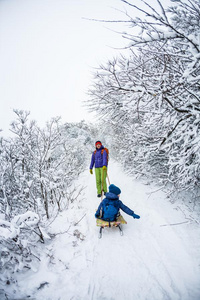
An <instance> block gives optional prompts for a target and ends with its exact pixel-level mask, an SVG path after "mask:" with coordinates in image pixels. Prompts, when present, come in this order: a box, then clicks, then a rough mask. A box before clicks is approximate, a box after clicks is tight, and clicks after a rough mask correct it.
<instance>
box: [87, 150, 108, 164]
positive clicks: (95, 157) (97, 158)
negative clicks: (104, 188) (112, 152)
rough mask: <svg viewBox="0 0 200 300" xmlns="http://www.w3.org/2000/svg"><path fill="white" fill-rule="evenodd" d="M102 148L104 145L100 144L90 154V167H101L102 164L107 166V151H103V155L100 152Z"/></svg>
mask: <svg viewBox="0 0 200 300" xmlns="http://www.w3.org/2000/svg"><path fill="white" fill-rule="evenodd" d="M102 149H104V146H101V148H100V149H97V151H96V153H95V154H94V152H93V154H92V158H91V164H90V169H92V168H93V166H94V167H95V168H102V167H103V166H106V167H107V152H106V151H103V155H102V154H101V150H102Z"/></svg>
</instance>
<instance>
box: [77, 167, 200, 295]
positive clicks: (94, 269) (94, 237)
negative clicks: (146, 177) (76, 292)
mask: <svg viewBox="0 0 200 300" xmlns="http://www.w3.org/2000/svg"><path fill="white" fill-rule="evenodd" d="M109 176H110V180H111V183H114V184H116V185H117V186H119V187H120V188H121V190H122V194H121V197H120V199H121V200H122V201H123V202H124V203H125V204H126V205H127V206H129V207H130V208H132V209H133V210H134V211H135V213H137V214H139V215H141V219H140V220H134V219H133V218H132V217H130V216H128V215H125V214H123V213H122V214H123V215H124V217H125V218H126V220H127V221H128V224H127V225H124V227H123V229H124V236H123V237H121V236H120V235H119V231H118V229H117V228H111V229H110V228H108V229H104V231H103V237H102V239H100V240H99V239H98V228H97V227H95V226H94V212H95V209H96V207H97V205H98V203H99V200H98V198H96V190H95V184H94V177H91V175H90V176H87V175H86V177H87V182H88V185H87V191H86V198H87V201H86V202H85V207H86V208H87V211H88V214H87V219H88V224H89V225H90V226H89V235H88V244H89V245H88V248H89V249H88V250H89V252H90V255H91V257H90V260H91V266H90V268H89V270H88V271H89V273H90V281H89V286H88V294H87V295H85V296H84V297H83V299H93V300H97V299H98V300H103V299H105V300H111V299H116V300H117V299H126V300H129V299H130V300H131V299H138V300H139V299H141V300H145V299H148V300H149V299H153V300H161V299H173V300H176V299H180V300H189V299H194V300H198V299H200V290H199V289H200V269H199V266H198V261H195V259H197V253H195V249H194V253H193V252H192V251H193V249H192V248H193V247H194V245H195V243H194V240H193V239H192V233H193V231H192V230H190V228H188V227H189V226H191V225H189V224H187V223H183V224H180V225H178V226H175V225H174V226H172V225H169V224H177V223H182V222H186V221H187V220H185V218H184V215H183V214H182V213H181V212H179V211H177V210H174V209H173V206H172V205H171V204H170V203H168V202H167V201H166V199H164V194H163V193H162V192H157V193H153V194H151V196H150V197H149V195H148V193H151V192H152V187H150V186H145V185H143V184H141V183H138V182H136V181H133V179H132V178H130V177H128V176H127V175H125V174H124V173H123V172H122V171H121V170H120V167H119V166H118V165H117V164H112V165H111V167H110V170H109ZM167 225H169V226H167ZM196 249H197V248H196ZM77 299H78V298H77ZM80 299H81V298H80Z"/></svg>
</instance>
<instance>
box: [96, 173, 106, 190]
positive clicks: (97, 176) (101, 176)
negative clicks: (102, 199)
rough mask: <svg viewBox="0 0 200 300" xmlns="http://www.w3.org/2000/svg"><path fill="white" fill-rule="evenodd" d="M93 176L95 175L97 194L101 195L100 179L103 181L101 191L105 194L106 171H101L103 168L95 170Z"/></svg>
mask: <svg viewBox="0 0 200 300" xmlns="http://www.w3.org/2000/svg"><path fill="white" fill-rule="evenodd" d="M95 175H96V186H97V194H101V190H102V179H103V191H104V192H105V193H107V184H106V175H107V170H103V168H95Z"/></svg>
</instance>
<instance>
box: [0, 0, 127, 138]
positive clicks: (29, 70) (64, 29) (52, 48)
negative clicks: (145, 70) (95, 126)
mask: <svg viewBox="0 0 200 300" xmlns="http://www.w3.org/2000/svg"><path fill="white" fill-rule="evenodd" d="M123 7H124V5H122V3H121V2H120V1H118V0H0V101H1V109H0V128H1V129H3V132H4V135H7V134H8V132H9V131H8V128H9V124H10V123H11V121H13V120H14V118H15V115H14V113H13V109H15V108H17V109H23V110H28V111H30V112H31V116H30V118H31V119H35V120H36V121H37V123H38V124H39V125H40V126H44V124H45V123H46V121H48V120H50V119H51V117H56V116H61V117H62V121H63V122H71V121H79V120H81V119H86V120H91V118H90V116H88V114H87V112H86V110H85V109H84V108H83V107H82V100H86V99H87V94H86V92H87V89H88V86H89V84H90V83H91V72H92V70H93V67H96V66H98V65H99V64H100V63H102V62H104V61H106V60H107V59H108V58H112V57H113V55H115V54H116V52H117V50H114V49H113V48H112V47H120V46H123V45H124V43H125V42H124V41H123V40H122V38H121V36H120V35H118V34H115V33H113V32H112V31H111V30H108V29H107V28H106V27H109V28H111V27H110V26H109V25H107V24H104V23H99V22H91V21H88V20H85V19H84V18H95V19H104V18H105V19H115V18H116V19H117V18H118V17H119V18H120V17H121V13H119V12H118V11H117V10H116V9H114V8H123Z"/></svg>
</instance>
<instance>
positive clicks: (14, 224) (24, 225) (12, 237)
mask: <svg viewBox="0 0 200 300" xmlns="http://www.w3.org/2000/svg"><path fill="white" fill-rule="evenodd" d="M38 241H41V242H44V237H43V234H42V232H41V230H40V227H39V216H38V215H37V214H36V213H33V212H30V211H27V212H26V213H25V214H22V215H17V216H15V217H14V218H13V219H12V220H11V222H8V221H6V220H3V219H0V269H1V276H0V280H1V281H2V282H3V283H7V284H8V283H9V282H11V281H12V280H14V278H15V273H16V272H19V271H24V270H27V269H32V270H33V271H35V270H36V269H37V267H38V265H39V262H40V251H39V247H38V246H37V243H38Z"/></svg>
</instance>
